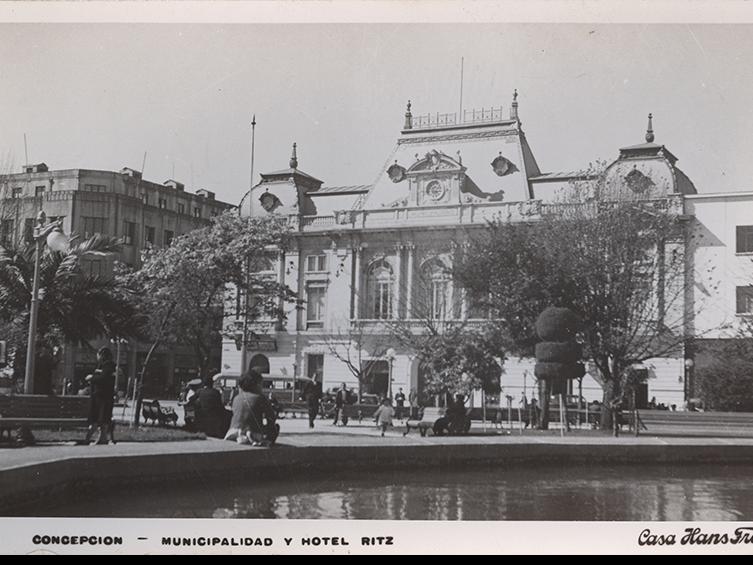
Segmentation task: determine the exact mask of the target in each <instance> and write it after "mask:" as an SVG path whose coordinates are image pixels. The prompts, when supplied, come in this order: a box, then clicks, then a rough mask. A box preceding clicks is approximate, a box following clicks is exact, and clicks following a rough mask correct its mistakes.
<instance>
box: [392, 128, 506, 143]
mask: <svg viewBox="0 0 753 565" xmlns="http://www.w3.org/2000/svg"><path fill="white" fill-rule="evenodd" d="M518 134H519V132H518V130H515V129H511V130H504V131H484V132H476V133H455V134H447V135H432V136H425V137H403V138H400V139H398V140H397V144H398V145H403V144H406V143H431V142H433V141H458V140H462V139H488V138H491V137H508V136H515V135H518Z"/></svg>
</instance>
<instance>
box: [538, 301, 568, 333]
mask: <svg viewBox="0 0 753 565" xmlns="http://www.w3.org/2000/svg"><path fill="white" fill-rule="evenodd" d="M577 331H578V317H577V316H576V315H575V312H573V311H572V310H570V309H569V308H557V307H555V306H550V307H549V308H547V309H546V310H544V311H543V312H542V313H541V314H539V317H538V319H537V320H536V333H537V334H539V337H540V338H541V339H542V340H544V341H570V340H572V339H573V338H574V337H575V332H577Z"/></svg>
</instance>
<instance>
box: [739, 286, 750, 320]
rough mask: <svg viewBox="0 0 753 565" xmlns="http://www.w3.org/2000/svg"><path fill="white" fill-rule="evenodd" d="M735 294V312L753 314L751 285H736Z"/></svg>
mask: <svg viewBox="0 0 753 565" xmlns="http://www.w3.org/2000/svg"><path fill="white" fill-rule="evenodd" d="M736 295H737V296H736V298H737V313H738V314H753V286H738V287H737V289H736Z"/></svg>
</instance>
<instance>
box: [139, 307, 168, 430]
mask: <svg viewBox="0 0 753 565" xmlns="http://www.w3.org/2000/svg"><path fill="white" fill-rule="evenodd" d="M174 309H175V305H174V304H173V305H172V306H170V308H169V309H168V311H167V313H166V314H165V318H164V319H163V320H162V323H161V324H160V328H159V332H158V334H157V339H155V340H154V342H153V343H152V346H151V347H150V348H149V351H148V352H147V354H146V358H145V359H144V366H143V367H142V368H141V374H140V375H139V378H138V379H136V383H135V384H134V391H133V392H134V397H135V398H134V400H135V401H134V403H133V418H132V420H131V421H132V424H133V427H134V428H138V427H139V421H140V420H141V401H142V394H141V390H142V387H143V384H144V376H145V375H146V369H147V367H148V366H149V361H150V360H151V358H152V354H153V353H154V350H155V349H157V346H159V344H160V343H161V342H162V340H163V339H164V337H165V329H166V328H167V323H168V322H169V321H170V317H171V316H172V314H173V310H174Z"/></svg>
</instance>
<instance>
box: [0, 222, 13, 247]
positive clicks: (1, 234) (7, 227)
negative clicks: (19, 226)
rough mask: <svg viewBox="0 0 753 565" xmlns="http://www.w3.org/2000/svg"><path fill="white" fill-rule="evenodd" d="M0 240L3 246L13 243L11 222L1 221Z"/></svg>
mask: <svg viewBox="0 0 753 565" xmlns="http://www.w3.org/2000/svg"><path fill="white" fill-rule="evenodd" d="M0 240H2V244H3V245H10V244H11V243H13V220H3V222H2V224H0Z"/></svg>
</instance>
